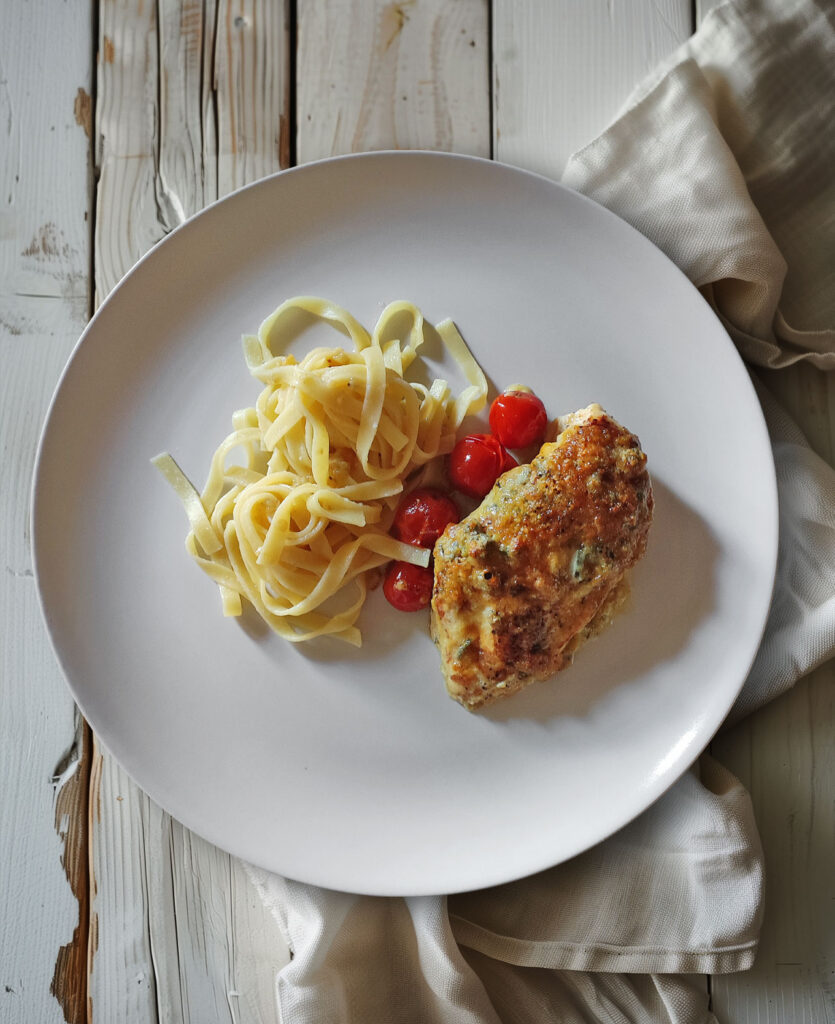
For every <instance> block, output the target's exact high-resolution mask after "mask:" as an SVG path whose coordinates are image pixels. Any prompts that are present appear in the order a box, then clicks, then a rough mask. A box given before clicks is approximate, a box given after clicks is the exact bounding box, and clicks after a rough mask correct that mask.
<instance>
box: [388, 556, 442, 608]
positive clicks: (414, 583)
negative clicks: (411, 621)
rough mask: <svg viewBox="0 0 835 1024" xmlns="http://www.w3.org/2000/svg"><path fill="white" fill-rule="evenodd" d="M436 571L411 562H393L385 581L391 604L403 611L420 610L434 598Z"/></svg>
mask: <svg viewBox="0 0 835 1024" xmlns="http://www.w3.org/2000/svg"><path fill="white" fill-rule="evenodd" d="M433 582H434V573H433V572H432V570H431V569H428V568H424V567H423V566H422V565H412V563H411V562H392V563H391V565H390V566H389V567H388V570H387V571H386V578H385V580H384V581H383V593H384V594H385V595H386V598H387V600H388V602H389V604H391V605H394V607H395V608H397V609H398V610H399V611H401V612H418V611H420V609H421V608H425V607H426V606H427V605H428V604H429V602H430V600H431V599H432V584H433Z"/></svg>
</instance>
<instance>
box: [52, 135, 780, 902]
mask: <svg viewBox="0 0 835 1024" xmlns="http://www.w3.org/2000/svg"><path fill="white" fill-rule="evenodd" d="M300 293H302V294H312V295H321V296H324V297H328V298H330V299H332V300H333V301H335V302H337V303H339V304H341V305H344V306H345V307H347V308H348V309H349V310H351V311H352V312H353V313H354V314H355V315H356V316H357V317H358V318H359V319H360V320H361V321H363V322H365V323H366V324H368V325H371V324H372V323H373V321H374V320H375V319H376V317H377V315H378V313H379V312H380V311H381V309H382V308H383V306H384V305H385V304H386V303H387V302H389V301H390V300H392V299H396V298H406V299H409V300H411V301H413V302H415V303H417V304H418V305H419V306H420V307H421V308H422V309H423V310H424V312H425V314H426V316H427V318H429V319H431V320H434V321H436V322H437V321H439V320H441V319H443V318H444V317H447V316H450V317H452V318H453V319H455V320H456V322H457V323H458V325H459V327H460V329H461V331H462V333H463V334H464V336H465V338H466V339H467V341H468V343H469V344H470V346H471V348H472V350H473V352H474V353H475V355H476V357H477V358H478V359H479V360H480V362H481V364H482V366H483V367H484V368H485V370H486V372H487V374H488V376H489V377H490V378H491V379H492V380H493V381H494V382H495V384H496V385H497V386H499V387H504V386H507V385H509V384H511V383H516V382H526V383H529V384H530V385H532V386H533V387H534V388H535V389H536V391H537V392H538V393H539V394H540V395H541V397H542V398H543V399H544V401H545V402H546V405H547V407H548V409H549V410H550V412H551V414H557V413H562V412H566V411H569V410H573V409H576V408H579V407H581V406H584V405H587V404H588V403H590V402H593V401H597V402H600V403H601V404H602V405H603V406H604V407H605V408H606V409H607V410H608V411H609V412H610V413H611V414H612V415H613V416H615V417H616V418H617V419H619V420H621V421H622V422H623V423H624V424H626V425H627V426H628V427H629V428H630V429H632V430H634V431H635V432H636V433H637V434H638V435H639V436H640V438H641V441H642V444H643V447H644V449H645V450H646V452H647V453H648V455H649V465H650V469H651V472H652V476H653V480H654V487H655V495H656V515H655V523H654V526H653V529H652V532H651V534H650V544H649V550H648V553H647V556H646V558H645V560H644V561H643V562H642V563H641V564H640V565H639V566H638V568H637V569H636V571H635V572H634V576H633V587H632V589H633V596H632V602H631V606H630V608H629V610H628V611H627V612H626V613H625V614H623V615H622V616H621V617H620V618H619V619H618V620H617V621H616V622H615V624H614V625H613V627H612V628H611V629H610V630H609V631H608V632H607V633H605V634H604V635H603V636H601V637H599V638H598V639H596V640H595V641H594V642H593V643H592V644H590V645H588V646H587V647H586V648H584V649H583V650H582V651H581V653H580V655H578V658H577V660H576V663H575V664H574V666H573V667H572V668H571V669H570V670H568V671H566V672H564V673H563V674H561V675H560V676H558V677H556V679H555V680H554V681H552V682H550V683H547V684H542V685H538V686H536V687H533V688H531V689H530V690H528V691H526V692H524V693H522V694H520V695H518V696H516V697H514V698H512V700H509V701H507V702H506V704H504V705H499V706H497V707H496V708H495V710H490V711H487V712H486V713H481V714H470V713H468V712H467V711H465V710H463V709H462V708H461V707H459V706H458V705H457V704H455V703H454V702H453V701H451V700H450V699H449V698H448V697H447V696H446V693H445V690H444V686H443V682H442V678H441V674H440V670H439V661H438V656H437V653H436V650H435V648H434V646H433V645H432V643H431V641H430V639H429V637H428V635H427V616H425V615H420V614H419V615H411V616H408V615H402V614H399V613H396V612H394V611H393V610H391V609H389V607H388V606H387V605H386V603H385V601H384V599H383V598H382V595H381V594H380V593H379V592H377V593H375V594H373V595H372V597H371V598H370V600H369V601H368V603H367V605H366V608H365V610H364V612H363V615H362V618H361V620H360V625H361V626H362V628H363V631H364V635H365V645H364V646H363V648H362V650H360V651H355V650H353V649H351V648H348V647H346V646H343V645H341V644H339V643H337V642H335V641H333V640H325V641H318V642H316V643H315V644H312V645H310V646H308V647H304V646H300V647H299V646H296V647H294V646H291V645H289V644H287V643H285V642H284V641H282V640H281V639H279V638H277V637H274V636H272V635H265V634H264V632H263V631H260V630H258V629H253V628H251V627H250V626H249V625H247V624H246V623H245V624H244V626H242V624H241V623H240V622H238V621H236V620H225V619H223V618H222V617H221V613H220V604H219V598H218V594H217V590H216V588H215V586H214V584H212V583H211V582H210V581H209V580H208V579H207V578H206V577H205V576H203V574H202V573H201V572H200V571H199V570H198V569H197V568H196V567H195V566H194V565H193V563H192V562H191V561H190V560H189V559H188V557H187V555H186V553H185V551H184V548H183V539H184V536H185V533H186V529H187V524H186V520H185V517H184V515H183V511H182V508H181V506H180V504H179V502H178V501H177V499H176V498H175V496H174V494H173V493H172V492H171V490H170V489H169V488H168V485H167V484H166V483H165V482H164V480H163V479H162V477H161V476H160V475H159V474H158V473H157V471H156V470H155V469H154V468H153V467H152V466H151V464H150V462H149V459H150V458H151V456H153V455H155V454H157V453H158V452H159V451H162V450H169V451H171V452H172V454H174V456H175V458H177V460H178V461H179V462H180V464H181V465H182V466H183V468H184V469H185V471H186V472H187V473H188V474H189V475H190V476H191V477H192V478H193V479H194V480H195V482H196V483H197V484H198V486H202V483H203V480H204V478H205V473H206V470H207V467H208V460H209V456H210V454H211V453H212V451H213V450H214V448H215V446H216V444H217V443H218V441H219V440H220V439H221V438H222V437H223V436H225V434H226V433H227V432H228V430H229V426H230V416H231V413H232V411H233V410H235V409H237V408H239V407H243V406H246V405H251V404H253V402H254V399H255V396H256V395H257V392H258V388H259V385H258V384H257V382H256V381H254V380H253V379H252V378H251V377H250V376H249V373H248V371H247V369H246V366H245V364H244V360H243V357H242V353H241V345H240V335H241V334H242V333H243V332H249V331H254V330H256V329H257V327H258V324H259V323H260V322H261V320H262V319H263V318H264V317H265V316H266V315H267V314H269V313H270V312H271V311H272V310H273V309H274V307H276V306H277V305H278V304H279V303H280V302H281V301H283V300H284V299H285V298H288V297H289V296H292V295H295V294H300ZM318 340H319V336H318V335H316V336H311V338H310V343H311V344H312V343H313V342H314V341H318ZM445 371H448V372H450V373H451V372H452V370H450V369H449V368H448V367H445ZM33 525H34V548H35V557H36V571H37V579H38V585H39V587H40V593H41V599H42V605H43V610H44V614H45V617H46V621H47V624H48V627H49V631H50V634H51V638H52V642H53V645H54V648H55V651H56V653H57V656H58V658H59V660H60V662H61V665H62V667H63V669H64V672H65V673H66V676H67V679H68V680H69V683H70V686H71V688H72V690H73V693H74V695H75V697H76V698H77V700H78V703H79V704H80V706H81V708H82V710H83V712H84V714H85V715H86V716H87V718H88V719H89V721H90V723H91V724H92V726H93V728H94V729H95V730H96V732H97V733H98V734H99V736H100V737H101V738H102V740H103V741H104V743H105V744H106V745H107V747H108V748H109V749H110V750H111V751H112V752H113V754H115V756H116V757H117V758H118V759H119V761H120V762H121V763H122V764H123V765H124V767H125V768H126V769H127V771H128V772H129V773H130V774H131V775H132V776H133V777H134V778H135V779H136V781H137V782H138V783H139V784H140V785H141V786H142V787H143V788H144V789H145V790H146V791H147V792H148V793H149V794H150V795H151V796H152V797H153V798H154V799H155V800H157V801H158V802H159V803H160V804H161V805H162V806H163V807H164V808H165V809H167V810H168V811H169V812H171V814H173V815H174V816H176V817H177V818H179V819H180V820H181V821H183V822H184V823H185V824H186V825H187V826H189V827H190V828H192V829H194V830H195V831H197V832H199V833H201V834H202V835H204V836H205V837H207V838H208V839H210V840H211V841H213V842H215V843H217V844H218V845H220V846H222V847H224V848H226V849H227V850H230V851H231V852H233V853H235V854H238V855H240V856H242V857H244V858H246V859H248V860H250V861H252V862H254V863H256V864H259V865H261V866H263V867H266V868H269V869H273V870H275V871H278V872H281V873H283V874H285V875H288V876H291V877H294V878H298V879H302V880H304V881H308V882H314V883H318V884H320V885H325V886H329V887H332V888H336V889H345V890H351V891H357V892H366V893H376V894H394V893H399V894H416V893H433V892H453V891H459V890H464V889H471V888H477V887H481V886H486V885H490V884H493V883H498V882H504V881H507V880H510V879H512V878H516V877H520V876H522V875H525V874H528V873H531V872H534V871H537V870H539V869H542V868H546V867H548V866H550V865H552V864H555V863H557V862H559V861H561V860H563V859H565V858H568V857H570V856H572V855H574V854H576V853H578V852H580V851H582V850H584V849H586V848H587V847H589V846H591V845H592V844H594V843H596V842H598V841H599V840H601V839H603V838H604V837H605V836H607V835H609V834H610V833H612V832H613V831H615V830H616V829H617V828H619V827H620V826H621V825H623V824H625V823H626V822H628V821H629V820H630V819H632V818H633V817H634V816H635V815H637V814H638V813H639V812H640V811H642V810H643V809H644V808H646V807H647V806H648V805H649V804H650V803H651V802H652V801H653V800H655V799H656V798H657V797H658V796H659V795H660V794H661V793H662V792H663V791H664V790H665V789H666V788H667V787H668V786H669V785H670V784H671V783H672V782H673V781H674V780H675V779H676V778H677V777H678V776H679V775H680V774H681V772H682V771H684V769H685V768H686V767H687V766H688V765H689V764H690V763H691V762H692V761H693V760H694V758H695V757H696V756H697V755H698V753H699V752H700V751H701V749H702V748H703V747H704V746H705V744H706V743H707V742H708V740H709V739H710V737H711V735H712V734H713V732H714V731H715V729H716V728H717V726H718V725H719V724H720V722H721V721H722V719H723V717H724V715H725V714H726V712H727V710H728V708H729V707H730V705H731V704H732V702H733V700H734V697H735V696H736V694H737V692H738V691H739V688H740V686H741V684H742V682H743V679H744V677H745V675H746V673H747V671H748V668H749V666H750V663H751V660H752V658H753V655H754V653H755V651H756V647H757V644H758V641H759V638H760V635H761V631H762V628H763V623H764V621H765V616H766V612H767V608H768V604H769V598H770V593H771V587H772V583H773V575H774V567H775V559H776V537H777V516H776V490H775V482H774V471H773V464H772V460H771V452H770V447H769V444H768V438H767V434H766V430H765V427H764V424H763V419H762V416H761V413H760V409H759V405H758V403H757V401H756V398H755V396H754V393H753V390H752V388H751V385H750V382H749V379H748V376H747V374H746V372H745V370H744V368H743V366H742V363H741V362H740V360H739V358H738V357H737V355H736V352H735V351H734V349H733V347H732V345H731V343H730V341H729V340H728V338H727V336H726V334H725V333H724V331H723V329H722V328H721V326H720V324H719V323H718V321H717V320H716V318H715V317H714V315H713V313H712V312H711V311H710V309H709V308H708V306H707V305H706V304H705V302H704V301H703V300H702V298H701V297H700V296H699V294H698V293H697V292H696V291H695V289H694V288H693V287H691V285H690V284H689V283H688V281H687V280H686V279H685V278H684V277H683V276H682V275H681V274H680V273H679V271H678V270H677V269H676V268H675V267H674V266H673V265H672V264H671V263H670V262H669V261H668V260H667V259H666V257H664V256H663V255H662V254H661V253H660V252H659V251H658V250H657V249H655V248H654V247H653V246H652V245H651V244H650V243H649V242H647V241H646V240H645V239H644V238H643V237H642V236H641V235H639V234H638V233H637V232H635V231H634V230H632V229H631V228H630V227H628V226H627V225H626V224H624V223H623V222H621V221H620V220H618V219H617V218H615V217H614V216H612V215H611V214H609V213H608V212H606V211H605V210H602V209H601V208H599V207H598V206H596V205H595V204H593V203H591V202H589V201H588V200H586V199H584V198H582V197H579V196H578V195H576V194H574V193H572V192H570V191H567V190H565V189H562V188H560V187H559V186H557V185H555V184H553V183H552V182H549V181H547V180H545V179H543V178H539V177H536V176H534V175H531V174H527V173H524V172H521V171H518V170H514V169H512V168H509V167H505V166H501V165H497V164H492V163H489V162H486V161H481V160H476V159H472V158H465V157H451V156H444V155H438V154H416V153H387V154H375V155H368V156H357V157H349V158H345V159H341V160H335V161H326V162H323V163H319V164H314V165H310V166H307V167H305V168H302V169H300V170H295V171H291V172H286V173H284V174H281V175H278V176H276V177H273V178H269V179H266V180H265V181H262V182H260V183H258V184H256V185H254V186H252V187H250V188H247V189H244V190H243V191H241V192H238V193H237V194H235V195H233V196H231V197H230V198H228V199H227V200H224V201H223V202H220V203H218V204H216V205H215V206H213V207H211V208H210V209H208V210H207V211H205V212H204V213H202V214H201V215H200V216H198V217H196V218H194V219H193V220H191V221H190V222H188V223H187V224H186V225H184V226H183V227H182V228H180V229H179V230H178V231H176V232H174V233H173V234H172V235H171V236H170V237H169V238H167V239H166V240H165V241H164V242H163V243H162V244H161V245H159V246H158V247H157V248H156V249H154V250H153V251H152V252H151V253H150V254H149V255H148V256H147V257H146V258H145V259H144V260H142V261H141V262H140V263H139V264H138V265H137V266H136V267H135V268H134V269H133V270H132V271H131V273H130V274H128V276H127V277H126V278H125V280H124V281H123V282H122V283H121V284H120V285H119V287H118V288H117V289H116V290H115V291H114V292H113V294H112V295H111V296H110V298H109V299H108V301H107V302H106V303H105V304H104V305H103V306H102V308H101V309H100V310H99V312H98V314H97V315H96V317H95V318H94V319H93V321H92V323H91V324H90V326H89V327H88V329H87V331H86V332H85V334H84V336H83V337H82V339H81V341H80V342H79V345H78V347H77V348H76V350H75V352H74V354H73V357H72V359H71V360H70V363H69V365H68V367H67V369H66V371H65V374H64V376H63V379H62V381H61V383H60V386H59V388H58V391H57V393H56V396H55V399H54V401H53V404H52V408H51V410H50V413H49V418H48V420H47V424H46V427H45V431H44V436H43V439H42V444H41V449H40V454H39V462H38V466H37V477H36V485H35V491H34V512H33Z"/></svg>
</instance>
